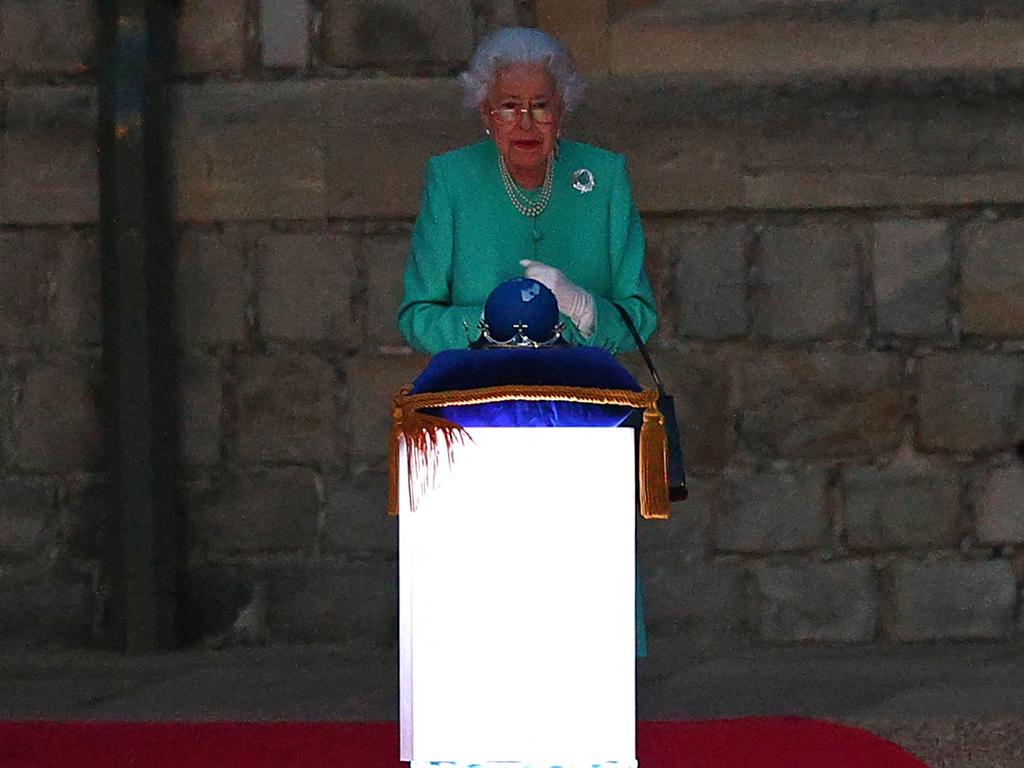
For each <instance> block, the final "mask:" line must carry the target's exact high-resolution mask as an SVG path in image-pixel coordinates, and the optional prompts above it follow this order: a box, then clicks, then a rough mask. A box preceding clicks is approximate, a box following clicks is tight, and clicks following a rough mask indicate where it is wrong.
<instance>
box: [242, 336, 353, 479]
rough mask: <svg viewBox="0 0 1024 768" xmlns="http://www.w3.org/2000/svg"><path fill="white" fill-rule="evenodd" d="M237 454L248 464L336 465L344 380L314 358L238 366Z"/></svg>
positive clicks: (288, 356)
mask: <svg viewBox="0 0 1024 768" xmlns="http://www.w3.org/2000/svg"><path fill="white" fill-rule="evenodd" d="M235 387H236V391H235V397H237V403H236V405H235V408H236V409H237V423H236V424H235V432H236V440H237V446H236V448H237V452H238V455H239V457H240V458H241V459H242V460H244V461H252V462H272V461H289V462H301V463H315V464H318V465H321V466H332V465H334V464H335V463H336V462H337V461H338V459H339V456H340V443H341V439H342V438H340V437H339V435H340V430H339V427H340V425H341V423H342V420H341V418H340V416H339V400H340V396H341V378H340V376H339V374H338V372H337V371H336V370H335V369H334V367H333V366H331V365H330V364H328V363H326V362H324V361H323V360H320V359H319V358H316V357H313V356H312V355H299V354H292V353H280V354H276V355H272V356H269V357H251V358H245V359H242V360H240V361H239V362H238V365H237V382H236V384H235Z"/></svg>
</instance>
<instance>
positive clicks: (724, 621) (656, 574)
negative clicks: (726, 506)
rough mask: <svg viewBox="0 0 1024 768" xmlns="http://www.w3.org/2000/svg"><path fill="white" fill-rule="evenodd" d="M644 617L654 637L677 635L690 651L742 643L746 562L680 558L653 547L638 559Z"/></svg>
mask: <svg viewBox="0 0 1024 768" xmlns="http://www.w3.org/2000/svg"><path fill="white" fill-rule="evenodd" d="M639 573H640V580H641V583H642V584H644V585H646V586H645V588H644V618H645V620H646V625H647V634H648V637H649V638H650V639H658V638H677V639H680V640H682V641H683V643H685V646H686V648H687V650H688V651H693V652H702V653H708V652H713V651H714V650H715V649H716V648H718V649H721V647H722V646H723V645H726V644H729V643H730V642H732V643H738V642H740V641H741V640H742V638H743V637H744V635H745V634H746V628H747V612H748V608H747V588H746V582H745V574H744V569H743V566H742V565H740V564H738V563H731V564H713V563H706V562H701V561H699V560H682V559H680V558H678V557H676V556H674V555H672V553H669V552H660V553H651V554H650V555H649V556H647V557H645V558H644V559H643V560H642V561H641V563H640V571H639Z"/></svg>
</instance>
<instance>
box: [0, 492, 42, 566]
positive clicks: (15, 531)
mask: <svg viewBox="0 0 1024 768" xmlns="http://www.w3.org/2000/svg"><path fill="white" fill-rule="evenodd" d="M53 499H54V496H53V486H52V484H51V483H50V482H49V481H46V480H37V479H35V478H28V477H4V478H0V556H3V557H4V558H17V557H25V556H28V555H31V554H32V553H33V552H34V551H35V550H36V547H37V546H38V545H39V544H40V542H41V541H42V540H43V536H44V534H45V533H46V530H47V526H48V525H49V526H51V527H52V525H53V521H54V520H53V518H54V508H53Z"/></svg>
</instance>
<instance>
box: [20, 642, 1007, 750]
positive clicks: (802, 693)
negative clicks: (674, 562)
mask: <svg viewBox="0 0 1024 768" xmlns="http://www.w3.org/2000/svg"><path fill="white" fill-rule="evenodd" d="M638 709H639V716H640V717H641V718H643V719H662V718H663V719H675V718H687V719H700V718H711V717H735V716H743V715H779V714H796V715H807V716H813V717H823V718H829V719H834V720H841V721H844V722H848V723H852V724H856V725H860V726H863V727H866V728H868V729H869V730H872V731H874V732H876V733H879V734H881V735H883V736H885V737H887V738H891V739H893V740H894V741H897V742H898V743H901V744H903V745H904V746H905V747H907V748H908V749H910V750H911V751H912V752H914V753H915V754H917V755H918V756H920V757H921V758H922V759H923V760H925V761H926V762H928V763H929V765H931V766H933V768H1022V766H1024V645H1014V646H1006V645H974V644H961V645H934V646H913V647H902V648H891V649H873V650H867V649H857V648H793V649H769V650H757V651H749V652H746V653H743V654H735V655H732V656H730V657H729V658H720V659H696V658H686V657H684V656H682V655H681V654H680V653H679V652H678V651H677V650H676V649H673V648H671V647H668V646H658V645H655V646H653V647H652V649H651V657H650V658H648V659H646V660H642V661H641V662H640V664H639V667H638ZM0 717H5V718H46V719H115V720H153V719H158V720H163V719H188V720H216V719H253V720H278V719H302V720H389V719H396V717H397V685H396V660H395V657H394V655H393V654H379V655H353V654H352V653H346V652H344V651H343V650H340V649H335V648H324V647H273V646H272V647H262V648H233V649H227V650H209V649H200V650H191V651H182V652H175V653H171V654H165V655H158V656H134V657H127V656H120V655H116V654H109V653H102V652H39V651H26V650H16V649H7V650H4V651H0Z"/></svg>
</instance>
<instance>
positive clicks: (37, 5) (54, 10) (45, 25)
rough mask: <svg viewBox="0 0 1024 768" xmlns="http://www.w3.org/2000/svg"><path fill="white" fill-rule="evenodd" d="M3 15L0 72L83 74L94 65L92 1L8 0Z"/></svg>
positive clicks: (0, 29) (0, 33)
mask: <svg viewBox="0 0 1024 768" xmlns="http://www.w3.org/2000/svg"><path fill="white" fill-rule="evenodd" d="M0 14H2V15H3V18H2V19H0V71H5V70H7V71H14V72H26V73H27V72H31V73H42V72H47V73H58V72H59V73H66V74H71V75H80V74H82V73H84V72H86V71H88V70H89V69H91V68H92V67H93V66H94V62H95V57H96V53H95V51H96V49H97V48H96V26H97V21H98V18H97V11H96V10H95V7H94V4H93V3H91V2H89V0H5V2H4V3H3V5H2V6H0Z"/></svg>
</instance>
